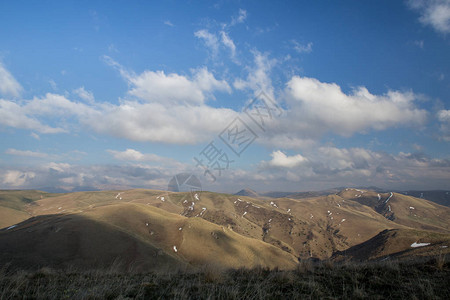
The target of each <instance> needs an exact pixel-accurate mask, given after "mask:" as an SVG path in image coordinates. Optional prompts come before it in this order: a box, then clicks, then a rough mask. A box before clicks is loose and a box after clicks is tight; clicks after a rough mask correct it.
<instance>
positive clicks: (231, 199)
mask: <svg viewBox="0 0 450 300" xmlns="http://www.w3.org/2000/svg"><path fill="white" fill-rule="evenodd" d="M11 193H16V196H15V197H16V198H14V197H13V199H15V200H14V201H13V200H9V202H8V203H10V204H9V206H10V207H14V206H13V205H12V204H14V205H17V206H16V208H17V209H16V210H15V211H14V214H10V213H9V212H8V211H7V210H8V209H15V208H10V207H8V208H7V209H0V211H1V213H3V214H4V215H7V216H15V217H16V216H18V217H17V218H11V217H10V219H8V218H5V219H4V220H3V224H4V226H3V227H5V229H6V227H9V226H11V225H13V224H15V223H17V221H22V220H24V219H25V218H27V217H28V216H30V215H31V216H39V215H76V216H79V217H83V218H86V219H89V220H91V221H95V222H97V223H100V224H106V225H107V226H113V227H114V228H116V229H117V230H119V231H121V232H125V233H126V234H128V235H129V236H130V237H132V238H135V239H138V240H139V241H140V242H142V243H147V244H148V243H150V245H151V246H152V247H156V248H158V249H161V251H164V253H167V255H169V256H170V255H174V254H175V253H176V255H177V256H176V257H177V258H180V257H181V256H183V258H182V261H183V262H188V263H194V264H196V263H205V262H206V263H209V262H212V261H213V260H214V259H213V258H212V255H211V256H209V254H208V253H212V252H208V251H207V252H205V253H201V252H202V251H201V249H203V247H210V248H211V249H215V248H214V247H218V249H216V250H215V251H218V252H217V253H220V256H221V257H223V260H224V261H226V263H225V264H226V265H229V266H233V265H235V263H236V259H235V258H236V257H237V258H238V259H239V260H241V259H244V258H243V257H244V256H245V257H247V258H245V259H244V261H245V265H251V264H252V263H253V262H255V261H262V262H263V263H262V264H266V265H267V264H268V263H267V262H266V260H267V257H265V256H262V257H259V256H258V255H255V254H252V255H250V254H249V253H251V252H252V251H250V250H248V249H250V248H252V247H253V246H252V247H250V245H247V248H246V250H243V249H244V248H242V249H239V250H240V251H243V252H242V253H247V254H245V255H244V254H242V255H243V256H242V257H241V256H227V254H226V253H222V252H220V251H222V249H223V247H220V245H218V244H212V245H209V244H208V243H210V242H211V241H213V240H210V239H208V238H206V237H209V238H210V237H211V236H214V237H215V239H216V242H217V243H219V241H220V242H222V241H223V240H225V239H226V240H228V241H229V243H227V245H228V244H230V245H233V247H231V248H230V249H234V247H236V248H240V247H239V244H240V243H242V241H241V238H242V239H244V238H250V239H249V240H248V241H251V242H252V243H256V242H257V245H258V247H263V246H261V245H264V247H265V246H274V247H275V248H276V249H277V251H278V250H280V251H281V253H282V254H283V255H287V257H289V259H291V258H293V257H295V258H300V259H303V258H308V257H316V258H321V259H324V258H328V257H330V256H331V255H332V254H333V253H336V252H338V251H343V250H345V249H348V248H350V247H353V246H355V245H358V244H361V243H364V242H366V241H368V240H369V239H371V238H373V237H374V236H376V235H377V234H378V233H380V232H382V231H383V230H385V229H418V230H422V231H423V230H427V231H433V232H448V228H449V222H450V221H449V219H450V218H449V210H450V209H448V208H446V207H442V206H439V205H437V204H435V203H432V202H429V201H426V200H423V199H418V198H414V197H410V196H405V195H400V194H396V193H393V194H392V195H391V194H390V193H382V194H378V193H376V192H373V191H369V190H358V189H344V190H342V191H341V192H339V193H337V194H332V195H328V196H318V197H311V198H303V199H290V198H278V199H273V198H269V199H267V198H252V197H246V196H238V195H230V194H220V193H212V192H198V193H195V192H193V193H171V192H166V191H156V190H144V189H136V190H125V191H100V192H77V193H68V194H45V193H42V194H39V193H40V192H34V193H37V194H36V195H34V196H33V197H34V198H31V199H32V201H29V203H26V202H25V203H24V201H22V200H20V201H19V200H17V195H20V193H19V194H17V193H18V192H17V191H11ZM21 197H24V196H23V195H22V196H21ZM17 201H19V202H17ZM5 203H6V201H5ZM11 203H12V204H11ZM19 204H20V205H19ZM405 207H406V208H407V209H405ZM156 211H157V212H156ZM19 213H22V214H26V215H19ZM140 214H144V215H146V216H147V215H148V217H147V219H148V220H147V221H146V222H144V223H143V222H142V221H139V222H140V223H135V222H137V221H136V218H137V216H138V215H140ZM138 219H139V218H138ZM141 219H142V218H141ZM152 220H158V221H155V222H156V223H154V226H156V227H158V226H159V227H158V230H152V231H153V233H152V234H150V236H149V235H148V232H147V231H146V230H147V229H148V228H147V229H146V228H143V227H142V224H146V223H148V224H149V225H148V226H150V224H152V222H153V221H152ZM180 222H181V223H183V224H184V223H186V222H187V223H189V224H188V225H189V226H191V228H189V229H192V228H196V231H194V233H192V232H191V231H184V230H185V229H186V228H185V227H186V226H183V225H181V226H180V224H179V223H180ZM199 222H200V223H199ZM128 224H131V225H128ZM195 224H201V226H200V227H198V228H197V227H195V226H196V225H195ZM211 226H212V227H211ZM145 227H147V225H146V226H145ZM210 227H211V228H210ZM168 228H171V229H170V230H169V229H168ZM179 228H181V230H179ZM200 228H209V229H208V230H206V231H205V234H202V233H201V232H202V231H201V230H200ZM217 228H220V230H219V229H217ZM173 229H176V230H175V232H172V231H171V230H173ZM167 230H169V231H168V234H166V235H165V237H164V240H158V237H159V236H160V234H161V232H166V231H167ZM217 230H219V231H217ZM211 232H212V233H211ZM169 233H170V234H169ZM182 233H183V235H182V236H183V237H184V236H187V235H188V234H193V235H194V238H189V239H187V240H188V242H187V241H186V239H182V240H179V239H178V238H177V237H179V236H180V234H182ZM223 234H225V236H226V237H224V238H223V239H219V238H216V237H218V236H221V235H223ZM195 236H197V237H198V238H195ZM200 237H202V238H200ZM231 237H232V239H231ZM229 238H230V239H229ZM236 240H239V242H238V243H237V244H236V242H235V241H236ZM191 241H195V242H193V243H191ZM186 243H191V244H188V245H189V246H186V245H187V244H186ZM244 244H245V243H244ZM183 245H184V246H183ZM208 245H209V246H208ZM174 246H175V247H176V252H175V249H174V248H173V247H174ZM222 246H224V244H223V243H222ZM227 247H228V246H227ZM270 249H273V248H270ZM233 251H234V250H233ZM233 251H231V252H233ZM198 253H201V255H200V256H198V257H196V255H199V254H198ZM266 253H268V252H266ZM277 255H278V256H279V254H277ZM282 265H288V263H286V262H284V263H282Z"/></svg>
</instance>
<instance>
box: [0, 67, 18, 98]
mask: <svg viewBox="0 0 450 300" xmlns="http://www.w3.org/2000/svg"><path fill="white" fill-rule="evenodd" d="M21 92H22V86H21V85H20V84H19V83H18V82H17V80H16V79H15V78H14V76H13V75H12V74H11V73H10V72H9V71H8V70H7V69H6V68H5V66H4V65H3V63H2V62H1V61H0V95H3V96H12V97H19V96H20V93H21Z"/></svg>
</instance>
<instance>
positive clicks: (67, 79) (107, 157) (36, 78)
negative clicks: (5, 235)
mask: <svg viewBox="0 0 450 300" xmlns="http://www.w3.org/2000/svg"><path fill="white" fill-rule="evenodd" d="M0 140H1V142H0V169H1V172H0V188H1V189H49V188H54V189H63V190H67V191H71V190H80V189H89V188H94V189H102V190H103V189H125V188H151V189H162V190H164V189H167V186H168V183H169V181H170V179H171V178H172V177H173V176H175V175H177V174H180V173H184V174H192V175H194V176H196V177H197V178H198V180H199V181H200V183H201V185H202V188H203V189H205V190H212V191H220V192H230V193H231V192H237V191H238V190H240V189H242V188H251V189H254V190H256V191H260V192H264V191H306V190H320V189H327V188H332V187H344V186H345V187H363V186H377V187H379V188H383V189H396V190H414V189H416V190H426V189H443V190H449V189H450V151H449V150H450V1H449V0H430V1H422V0H412V1H215V2H214V1H42V2H36V1H1V2H0Z"/></svg>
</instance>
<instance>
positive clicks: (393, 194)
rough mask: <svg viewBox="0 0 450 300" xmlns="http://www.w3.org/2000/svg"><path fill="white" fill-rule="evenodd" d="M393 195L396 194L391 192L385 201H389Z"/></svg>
mask: <svg viewBox="0 0 450 300" xmlns="http://www.w3.org/2000/svg"><path fill="white" fill-rule="evenodd" d="M392 196H394V194H392V192H391V195H390V196H389V197H388V198H387V199H386V201H384V203H388V201H389V200H390V199H391V198H392Z"/></svg>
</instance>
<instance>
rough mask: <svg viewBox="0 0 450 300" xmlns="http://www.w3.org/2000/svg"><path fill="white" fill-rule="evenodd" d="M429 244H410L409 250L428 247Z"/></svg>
mask: <svg viewBox="0 0 450 300" xmlns="http://www.w3.org/2000/svg"><path fill="white" fill-rule="evenodd" d="M429 244H430V243H416V242H414V243H412V244H411V248H417V247H424V246H428V245H429Z"/></svg>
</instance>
